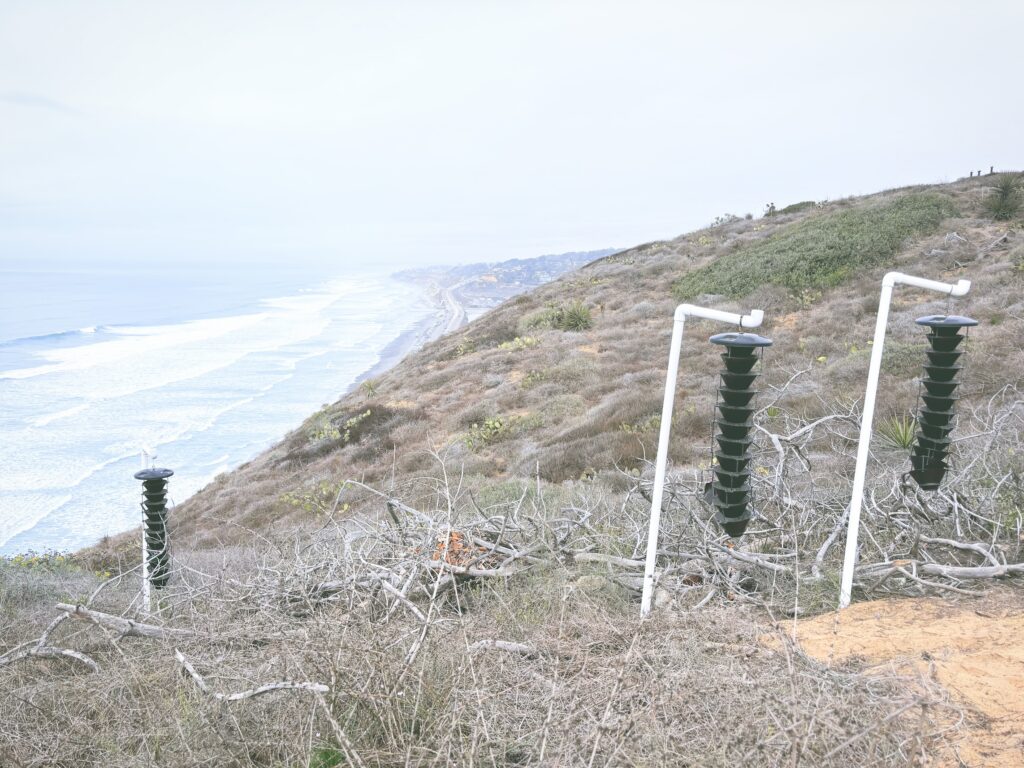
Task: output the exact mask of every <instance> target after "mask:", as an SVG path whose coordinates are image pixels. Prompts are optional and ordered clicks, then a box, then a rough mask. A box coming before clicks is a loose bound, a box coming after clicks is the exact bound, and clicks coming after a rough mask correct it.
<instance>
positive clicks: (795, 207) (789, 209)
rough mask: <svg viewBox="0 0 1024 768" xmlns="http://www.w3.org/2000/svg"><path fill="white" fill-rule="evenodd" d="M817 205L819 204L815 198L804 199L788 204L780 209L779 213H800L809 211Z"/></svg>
mask: <svg viewBox="0 0 1024 768" xmlns="http://www.w3.org/2000/svg"><path fill="white" fill-rule="evenodd" d="M817 205H818V204H817V203H816V202H814V201H813V200H804V201H802V202H799V203H793V204H792V205H787V206H786V207H785V208H783V209H782V210H780V211H779V213H800V212H801V211H807V210H810V209H811V208H815V207H817Z"/></svg>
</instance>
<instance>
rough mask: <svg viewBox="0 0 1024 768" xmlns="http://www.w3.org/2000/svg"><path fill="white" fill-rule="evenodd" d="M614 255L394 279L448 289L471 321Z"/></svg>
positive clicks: (553, 257) (466, 267)
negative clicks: (513, 298)
mask: <svg viewBox="0 0 1024 768" xmlns="http://www.w3.org/2000/svg"><path fill="white" fill-rule="evenodd" d="M615 252H616V249H614V248H604V249H602V250H598V251H573V252H571V253H559V254H548V255H545V256H538V257H536V258H531V259H509V260H507V261H498V262H486V263H478V264H460V265H458V266H452V267H444V266H442V267H427V268H423V269H410V270H405V271H402V272H399V273H397V274H396V275H395V276H396V277H398V278H400V279H404V280H412V281H415V282H432V283H435V284H438V285H444V286H450V290H451V291H452V292H453V294H454V295H455V296H456V298H457V299H458V300H459V301H460V302H461V303H462V305H463V306H464V307H465V308H466V309H467V310H468V312H469V316H470V318H471V319H472V318H475V317H477V316H478V315H479V314H480V313H481V312H482V311H483V310H487V309H490V308H492V307H495V306H497V305H498V304H500V303H501V302H503V301H506V300H507V299H510V298H511V297H513V296H517V295H519V294H520V293H523V292H525V291H529V290H531V289H533V288H536V287H538V286H541V285H544V283H549V282H551V281H552V280H554V279H556V278H558V277H561V276H562V275H564V274H565V273H566V272H571V271H572V270H574V269H578V268H579V267H582V266H583V265H584V264H589V263H590V262H592V261H594V260H595V259H599V258H601V257H603V256H608V255H609V254H612V253H615Z"/></svg>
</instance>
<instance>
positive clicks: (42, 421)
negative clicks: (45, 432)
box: [29, 403, 89, 427]
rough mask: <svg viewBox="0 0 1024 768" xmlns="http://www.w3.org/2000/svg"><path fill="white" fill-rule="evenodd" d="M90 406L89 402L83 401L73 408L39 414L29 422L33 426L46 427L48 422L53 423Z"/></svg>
mask: <svg viewBox="0 0 1024 768" xmlns="http://www.w3.org/2000/svg"><path fill="white" fill-rule="evenodd" d="M88 407H89V403H82V404H81V405H75V406H72V407H71V408H65V409H64V410H62V411H55V412H54V413H47V414H44V415H43V416H39V417H37V418H35V419H32V420H31V421H29V424H30V425H32V426H33V427H45V426H46V425H47V424H52V423H53V422H55V421H60V420H61V419H66V418H68V417H69V416H74V415H75V414H76V413H81V412H82V411H84V410H85V409H86V408H88Z"/></svg>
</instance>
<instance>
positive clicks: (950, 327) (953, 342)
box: [910, 315, 978, 491]
mask: <svg viewBox="0 0 1024 768" xmlns="http://www.w3.org/2000/svg"><path fill="white" fill-rule="evenodd" d="M916 322H917V324H918V325H923V326H924V327H926V328H928V329H929V333H928V342H929V344H930V349H929V350H928V352H927V354H928V360H927V361H926V362H925V365H924V377H923V378H922V379H921V386H922V390H921V408H920V410H919V414H918V419H917V425H918V427H920V431H919V432H918V433H917V436H916V438H915V440H914V449H913V452H912V453H911V454H910V466H911V469H910V476H911V477H912V478H914V480H915V481H916V482H917V484H918V485H919V486H920V488H921V490H923V491H935V490H938V487H939V485H940V484H941V483H942V479H943V478H944V477H945V476H946V470H947V469H949V464H948V462H947V457H948V456H949V446H950V443H951V440H950V437H949V435H950V433H951V432H952V431H953V420H954V417H955V413H956V401H957V395H956V388H957V387H958V386H959V382H958V381H957V380H956V377H957V374H958V373H960V369H961V368H962V367H963V366H962V365H961V362H960V358H961V356H962V355H963V354H964V351H965V350H964V349H963V348H962V347H961V346H960V345H961V343H962V342H963V340H964V339H965V338H966V334H963V333H961V330H962V329H964V328H969V327H971V326H974V325H977V324H978V321H977V320H972V319H971V318H969V317H961V316H959V315H928V316H927V317H919V318H917V321H916Z"/></svg>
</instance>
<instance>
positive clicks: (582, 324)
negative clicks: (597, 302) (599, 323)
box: [558, 301, 594, 331]
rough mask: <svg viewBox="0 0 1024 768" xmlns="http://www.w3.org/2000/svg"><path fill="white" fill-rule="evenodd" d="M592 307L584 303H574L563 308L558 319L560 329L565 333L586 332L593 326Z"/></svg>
mask: <svg viewBox="0 0 1024 768" xmlns="http://www.w3.org/2000/svg"><path fill="white" fill-rule="evenodd" d="M593 323H594V321H593V318H592V317H591V316H590V307H588V306H587V305H586V304H584V303H583V302H582V301H574V302H573V303H572V304H570V305H569V306H568V307H563V308H562V310H561V312H560V314H559V317H558V327H559V328H560V329H561V330H563V331H585V330H587V329H588V328H589V327H590V326H591V325H593Z"/></svg>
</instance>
